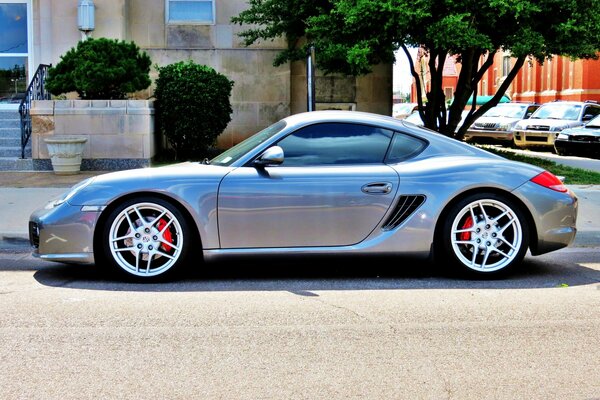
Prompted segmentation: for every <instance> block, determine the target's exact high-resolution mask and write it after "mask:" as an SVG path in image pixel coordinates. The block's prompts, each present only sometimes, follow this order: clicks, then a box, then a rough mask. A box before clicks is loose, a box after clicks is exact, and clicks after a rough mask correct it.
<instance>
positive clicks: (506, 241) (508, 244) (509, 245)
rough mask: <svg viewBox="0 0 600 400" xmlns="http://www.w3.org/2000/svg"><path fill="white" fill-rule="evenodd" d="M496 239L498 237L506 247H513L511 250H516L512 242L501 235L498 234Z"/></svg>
mask: <svg viewBox="0 0 600 400" xmlns="http://www.w3.org/2000/svg"><path fill="white" fill-rule="evenodd" d="M498 239H500V240H501V241H503V242H504V244H506V245H507V246H508V247H510V248H511V249H513V250H516V249H517V248H516V247H515V246H514V245H513V244H512V243H510V242H509V241H508V240H506V239H504V237H502V236H498Z"/></svg>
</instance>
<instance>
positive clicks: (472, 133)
mask: <svg viewBox="0 0 600 400" xmlns="http://www.w3.org/2000/svg"><path fill="white" fill-rule="evenodd" d="M472 138H486V139H494V140H502V141H512V140H513V133H512V131H505V130H497V129H469V130H468V131H467V132H466V133H465V139H472Z"/></svg>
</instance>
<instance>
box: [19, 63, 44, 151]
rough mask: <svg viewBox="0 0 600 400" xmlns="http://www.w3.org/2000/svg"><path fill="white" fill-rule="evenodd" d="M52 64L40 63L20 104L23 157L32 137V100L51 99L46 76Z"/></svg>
mask: <svg viewBox="0 0 600 400" xmlns="http://www.w3.org/2000/svg"><path fill="white" fill-rule="evenodd" d="M51 66H52V65H51V64H50V65H48V64H40V65H39V66H38V68H37V70H36V71H35V74H34V75H33V78H31V82H30V83H29V86H27V91H26V92H25V97H23V99H22V100H21V104H19V114H20V115H21V158H25V146H27V142H29V138H30V137H31V113H30V110H31V102H32V101H33V100H50V98H51V97H50V92H47V91H46V76H47V75H48V68H50V67H51Z"/></svg>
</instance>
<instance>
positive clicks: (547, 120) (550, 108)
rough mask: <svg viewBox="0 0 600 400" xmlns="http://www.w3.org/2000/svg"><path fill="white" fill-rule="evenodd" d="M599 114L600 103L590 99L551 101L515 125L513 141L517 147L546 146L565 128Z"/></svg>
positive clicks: (551, 145) (580, 123)
mask: <svg viewBox="0 0 600 400" xmlns="http://www.w3.org/2000/svg"><path fill="white" fill-rule="evenodd" d="M598 114H600V105H599V104H597V103H596V102H591V101H553V102H551V103H545V104H543V105H542V106H541V107H540V108H538V109H537V110H536V111H535V112H534V113H533V114H532V115H531V117H530V118H529V119H524V120H521V121H519V122H517V124H516V125H515V128H514V130H513V141H514V143H515V145H517V146H519V147H528V146H546V147H549V148H551V149H554V139H555V138H556V136H558V134H559V133H560V132H561V131H562V130H563V129H566V128H573V127H576V126H582V125H583V124H584V123H585V122H587V121H589V120H591V119H592V118H594V117H595V116H596V115H598Z"/></svg>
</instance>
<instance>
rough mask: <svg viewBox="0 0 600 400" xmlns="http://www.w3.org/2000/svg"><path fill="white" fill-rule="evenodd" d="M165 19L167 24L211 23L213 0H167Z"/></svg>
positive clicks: (212, 20) (213, 17)
mask: <svg viewBox="0 0 600 400" xmlns="http://www.w3.org/2000/svg"><path fill="white" fill-rule="evenodd" d="M166 19H167V23H169V24H213V23H214V22H215V1H214V0H167V9H166Z"/></svg>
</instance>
